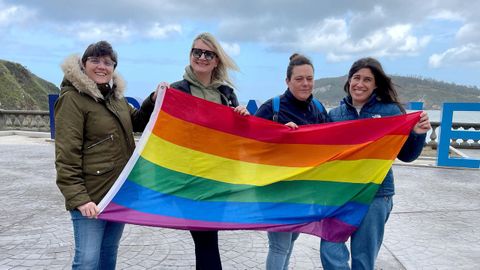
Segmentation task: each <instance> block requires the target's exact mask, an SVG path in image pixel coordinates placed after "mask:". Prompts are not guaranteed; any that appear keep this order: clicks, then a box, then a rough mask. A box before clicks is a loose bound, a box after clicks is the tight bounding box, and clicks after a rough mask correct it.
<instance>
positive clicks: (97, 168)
mask: <svg viewBox="0 0 480 270" xmlns="http://www.w3.org/2000/svg"><path fill="white" fill-rule="evenodd" d="M114 168H115V165H114V163H113V162H107V163H100V164H90V165H87V166H85V167H84V169H83V173H85V174H88V175H103V174H106V173H108V172H110V171H112V170H113V169H114Z"/></svg>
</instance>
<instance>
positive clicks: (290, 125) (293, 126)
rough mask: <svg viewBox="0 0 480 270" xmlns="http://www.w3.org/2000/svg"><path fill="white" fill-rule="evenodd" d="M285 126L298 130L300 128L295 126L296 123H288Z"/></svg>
mask: <svg viewBox="0 0 480 270" xmlns="http://www.w3.org/2000/svg"><path fill="white" fill-rule="evenodd" d="M285 126H287V127H289V128H291V129H297V128H298V125H297V124H295V123H294V122H288V123H286V124H285Z"/></svg>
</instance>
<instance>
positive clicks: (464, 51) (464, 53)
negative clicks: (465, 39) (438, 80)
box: [428, 43, 480, 68]
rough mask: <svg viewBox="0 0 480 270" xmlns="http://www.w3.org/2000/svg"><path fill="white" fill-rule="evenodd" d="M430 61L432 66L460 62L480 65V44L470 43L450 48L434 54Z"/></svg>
mask: <svg viewBox="0 0 480 270" xmlns="http://www.w3.org/2000/svg"><path fill="white" fill-rule="evenodd" d="M428 62H429V66H430V67H432V68H440V67H452V66H453V65H458V64H467V65H473V66H476V67H480V45H479V44H473V43H469V44H466V45H463V46H460V47H455V48H450V49H448V50H446V51H445V52H443V53H440V54H433V55H432V56H430V58H429V61H428Z"/></svg>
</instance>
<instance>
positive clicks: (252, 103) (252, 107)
mask: <svg viewBox="0 0 480 270" xmlns="http://www.w3.org/2000/svg"><path fill="white" fill-rule="evenodd" d="M258 104H260V102H258V101H257V100H253V99H250V100H249V101H248V103H247V110H248V112H249V113H250V114H251V115H254V114H255V113H256V112H257V110H258V108H259V107H260V106H258Z"/></svg>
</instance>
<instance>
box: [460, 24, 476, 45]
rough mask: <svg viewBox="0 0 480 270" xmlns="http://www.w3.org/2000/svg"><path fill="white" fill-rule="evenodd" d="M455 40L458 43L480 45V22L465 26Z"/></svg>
mask: <svg viewBox="0 0 480 270" xmlns="http://www.w3.org/2000/svg"><path fill="white" fill-rule="evenodd" d="M455 39H456V41H457V42H458V43H471V42H472V43H480V22H478V23H467V24H465V25H463V26H462V27H461V28H460V29H459V30H458V32H457V35H456V36H455Z"/></svg>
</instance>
